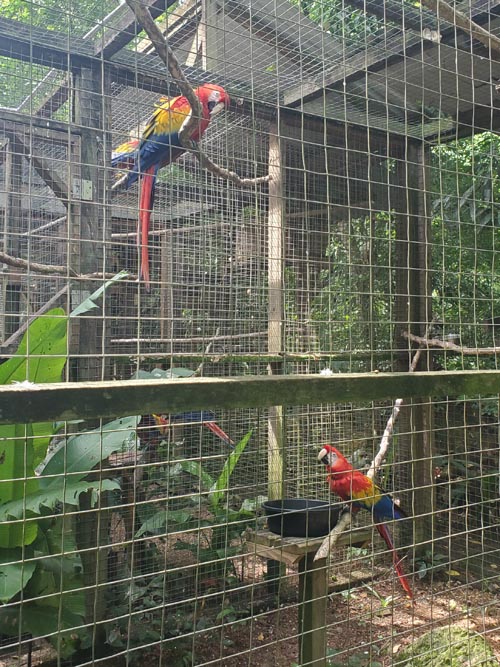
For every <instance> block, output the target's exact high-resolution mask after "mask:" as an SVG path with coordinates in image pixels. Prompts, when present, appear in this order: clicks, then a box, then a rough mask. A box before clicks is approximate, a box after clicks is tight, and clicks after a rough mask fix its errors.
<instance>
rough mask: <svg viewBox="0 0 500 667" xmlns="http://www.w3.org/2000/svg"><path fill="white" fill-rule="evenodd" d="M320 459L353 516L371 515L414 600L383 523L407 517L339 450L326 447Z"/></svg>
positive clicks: (389, 535)
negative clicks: (365, 513)
mask: <svg viewBox="0 0 500 667" xmlns="http://www.w3.org/2000/svg"><path fill="white" fill-rule="evenodd" d="M318 459H319V461H321V463H324V464H325V465H326V467H327V469H328V472H329V475H328V482H329V484H330V488H331V489H332V491H333V492H334V493H336V494H337V495H338V496H340V498H342V500H346V501H352V502H351V507H352V511H353V512H357V511H359V510H360V509H365V510H368V511H369V512H372V514H373V519H374V521H375V527H376V528H377V530H378V532H379V534H380V536H381V537H382V539H383V540H384V542H385V543H386V544H387V548H388V549H389V551H390V552H391V553H392V560H393V563H394V569H395V570H396V573H397V575H398V577H399V581H400V582H401V586H402V587H403V588H404V590H405V591H406V593H408V595H409V596H410V598H413V592H412V590H411V588H410V584H409V582H408V579H407V578H406V577H405V574H404V572H403V568H402V567H401V559H400V558H399V556H398V554H397V551H396V549H395V548H394V543H393V541H392V537H391V534H390V532H389V530H388V528H387V526H386V525H385V523H384V521H386V520H387V519H403V518H404V517H405V516H406V513H405V512H403V510H402V509H401V508H400V507H398V505H396V504H395V503H394V501H393V499H392V498H391V496H390V495H389V494H388V493H385V492H384V491H383V490H382V489H381V488H380V487H379V486H377V485H376V484H375V483H374V482H373V481H372V480H371V479H370V478H369V477H367V476H366V475H363V473H362V472H360V471H359V470H354V468H353V467H352V465H351V464H350V463H349V461H348V460H347V459H346V458H345V456H343V455H342V454H341V453H340V452H339V451H338V449H335V447H332V446H331V445H325V446H324V447H323V449H322V450H321V451H320V453H319V454H318Z"/></svg>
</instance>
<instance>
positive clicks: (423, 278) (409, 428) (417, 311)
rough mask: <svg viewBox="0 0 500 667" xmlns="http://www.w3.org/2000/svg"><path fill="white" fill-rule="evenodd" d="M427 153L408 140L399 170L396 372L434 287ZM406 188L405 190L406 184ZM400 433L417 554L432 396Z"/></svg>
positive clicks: (412, 408)
mask: <svg viewBox="0 0 500 667" xmlns="http://www.w3.org/2000/svg"><path fill="white" fill-rule="evenodd" d="M427 159H428V151H426V149H425V148H424V146H423V145H422V144H421V143H418V142H414V141H408V142H407V144H406V150H405V154H404V160H401V162H400V163H399V167H398V170H397V174H396V178H397V180H398V181H399V187H400V191H401V192H402V191H404V193H405V194H404V197H401V195H399V197H398V200H399V201H398V204H397V209H398V211H399V212H398V218H397V223H396V294H397V297H396V301H395V320H396V322H397V325H396V329H395V340H394V343H395V345H394V347H395V349H398V348H399V349H400V350H401V351H403V350H408V353H407V354H405V353H401V355H400V356H399V357H398V359H397V361H396V368H395V370H397V371H408V370H409V366H410V359H411V355H412V351H411V350H409V349H408V342H407V341H406V340H405V339H403V337H402V335H401V332H402V331H403V330H407V331H409V332H411V333H414V334H417V335H420V336H423V335H425V330H426V327H427V325H428V323H429V322H430V321H431V319H432V314H431V286H430V275H431V273H430V261H431V257H430V223H431V216H430V214H429V211H430V209H429V205H428V201H427V196H426V189H427V188H428V184H429V182H428V174H427V167H426V164H427ZM402 186H404V190H403V187H402ZM430 369H431V359H430V355H429V354H423V355H422V358H421V361H420V364H419V366H418V368H417V370H418V371H424V370H430ZM400 421H401V427H402V431H403V432H406V433H409V434H410V435H409V436H406V437H404V438H400V440H399V442H400V451H399V452H397V455H398V457H399V458H400V459H402V460H411V461H412V465H411V477H410V479H406V480H405V482H406V483H407V484H408V486H409V487H410V488H411V489H413V491H412V494H411V499H410V498H408V501H407V503H406V504H407V506H408V508H409V510H410V513H411V514H412V515H413V516H414V517H415V520H414V523H413V536H412V538H410V537H409V535H405V536H404V541H405V542H409V543H411V542H412V543H413V544H414V545H415V555H417V556H418V555H419V553H420V552H421V551H423V550H425V546H424V542H425V541H426V540H428V539H429V538H430V537H431V527H432V517H431V515H430V514H429V512H430V511H431V510H432V508H433V507H434V502H433V500H432V498H433V490H432V427H431V426H432V406H431V403H430V398H417V397H415V398H414V399H413V400H412V401H411V402H409V403H407V404H406V407H404V408H403V410H402V412H401V416H400Z"/></svg>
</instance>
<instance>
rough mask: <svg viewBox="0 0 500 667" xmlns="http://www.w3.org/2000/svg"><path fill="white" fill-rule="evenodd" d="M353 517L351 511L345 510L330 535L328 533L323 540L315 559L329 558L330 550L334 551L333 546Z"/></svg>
mask: <svg viewBox="0 0 500 667" xmlns="http://www.w3.org/2000/svg"><path fill="white" fill-rule="evenodd" d="M351 517H352V514H351V512H344V514H342V516H341V517H340V519H339V520H338V523H336V524H335V526H334V527H333V528H332V530H331V531H330V533H329V535H327V536H326V537H325V539H324V540H323V542H321V546H320V547H319V549H318V550H317V551H316V555H315V556H314V560H315V561H316V560H321V559H322V558H327V557H328V555H329V554H330V552H331V551H333V547H334V546H335V545H336V544H337V542H338V541H339V538H340V536H341V535H342V533H343V532H344V531H345V530H347V529H348V528H349V526H350V525H351Z"/></svg>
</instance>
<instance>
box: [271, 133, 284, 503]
mask: <svg viewBox="0 0 500 667" xmlns="http://www.w3.org/2000/svg"><path fill="white" fill-rule="evenodd" d="M269 176H270V177H271V181H270V183H269V217H268V258H267V259H268V290H269V305H268V352H269V353H270V354H273V353H276V354H280V353H282V352H283V319H284V312H283V235H284V226H285V220H284V208H283V165H282V151H281V145H280V137H279V123H275V124H274V125H273V126H272V127H271V129H270V133H269ZM282 370H283V368H282V362H273V363H271V364H269V374H270V375H275V374H280V373H281V372H282ZM268 423H269V428H268V437H269V441H268V473H269V479H268V496H269V499H270V500H274V499H277V498H282V497H283V493H284V480H283V444H284V443H283V406H274V407H271V408H269V422H268Z"/></svg>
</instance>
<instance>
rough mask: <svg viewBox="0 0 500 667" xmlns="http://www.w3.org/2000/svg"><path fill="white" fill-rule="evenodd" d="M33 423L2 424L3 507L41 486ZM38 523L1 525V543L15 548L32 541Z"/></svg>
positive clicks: (0, 477)
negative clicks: (34, 446)
mask: <svg viewBox="0 0 500 667" xmlns="http://www.w3.org/2000/svg"><path fill="white" fill-rule="evenodd" d="M31 434H32V428H31V425H26V426H24V425H22V424H4V425H2V426H0V507H1V506H2V505H3V504H4V503H8V502H11V501H17V500H20V501H21V502H22V499H23V497H24V496H25V494H27V493H34V492H36V491H37V489H38V487H39V481H38V480H37V479H36V478H35V470H34V465H33V463H34V460H33V444H32V441H31V439H30V435H31ZM37 532H38V527H37V525H36V523H29V524H27V525H25V526H23V525H22V524H20V523H18V524H15V525H10V526H7V525H0V544H1V545H2V547H6V548H14V547H20V546H22V545H23V544H31V542H33V540H34V539H35V538H36V535H37Z"/></svg>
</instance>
